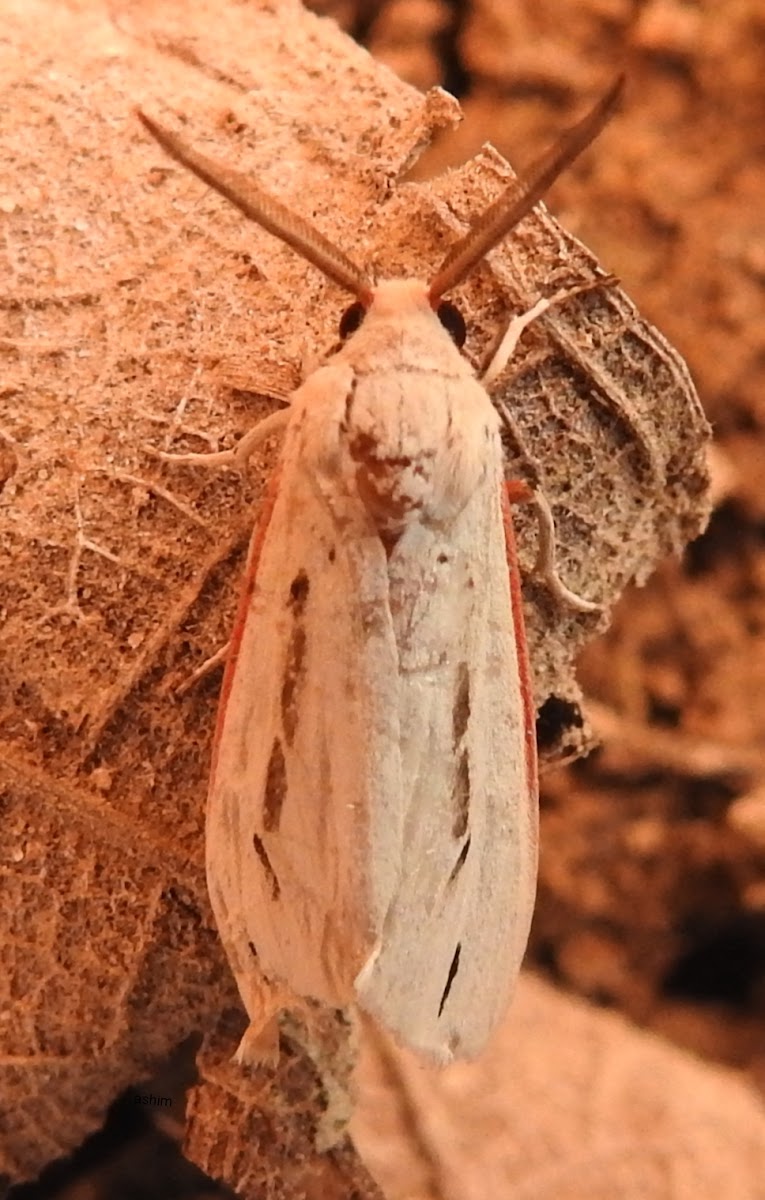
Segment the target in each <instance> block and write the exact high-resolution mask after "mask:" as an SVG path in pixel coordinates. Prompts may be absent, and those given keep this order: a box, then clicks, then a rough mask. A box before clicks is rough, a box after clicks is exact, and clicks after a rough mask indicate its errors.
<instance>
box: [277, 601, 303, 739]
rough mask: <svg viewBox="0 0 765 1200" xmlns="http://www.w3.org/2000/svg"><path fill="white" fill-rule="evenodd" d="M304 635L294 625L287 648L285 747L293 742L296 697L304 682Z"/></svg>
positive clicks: (284, 692)
mask: <svg viewBox="0 0 765 1200" xmlns="http://www.w3.org/2000/svg"><path fill="white" fill-rule="evenodd" d="M306 645H307V640H306V633H305V629H304V628H303V626H302V625H300V624H296V625H295V626H294V627H293V630H292V633H291V634H290V640H289V645H288V646H287V662H286V664H285V668H284V681H283V683H282V700H281V704H282V725H283V727H284V736H285V737H286V739H287V745H288V746H291V745H292V743H293V741H294V740H295V733H296V731H297V724H298V697H299V695H300V690H301V688H302V686H303V683H304V682H305V651H306Z"/></svg>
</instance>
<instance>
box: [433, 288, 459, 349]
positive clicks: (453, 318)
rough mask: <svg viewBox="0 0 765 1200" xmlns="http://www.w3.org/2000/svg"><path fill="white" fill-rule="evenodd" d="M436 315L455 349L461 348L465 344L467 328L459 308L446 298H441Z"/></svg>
mask: <svg viewBox="0 0 765 1200" xmlns="http://www.w3.org/2000/svg"><path fill="white" fill-rule="evenodd" d="M436 316H437V317H438V319H439V321H440V322H441V324H442V325H443V327H444V329H445V330H446V332H447V333H448V334H449V337H450V338H451V339H452V341H453V342H454V344H455V346H456V347H457V349H458V350H461V349H462V347H463V346H464V345H465V338H466V337H467V328H466V327H465V318H464V317H463V315H462V313H461V312H460V310H459V309H458V308H455V306H454V305H453V304H450V303H449V301H448V300H442V301H441V303H440V304H439V306H438V308H437V309H436Z"/></svg>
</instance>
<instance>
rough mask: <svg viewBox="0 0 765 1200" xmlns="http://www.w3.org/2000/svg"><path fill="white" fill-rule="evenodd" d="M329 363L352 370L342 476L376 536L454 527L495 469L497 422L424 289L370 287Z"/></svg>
mask: <svg viewBox="0 0 765 1200" xmlns="http://www.w3.org/2000/svg"><path fill="white" fill-rule="evenodd" d="M337 358H338V360H339V361H342V362H343V363H346V364H348V366H349V367H350V368H351V369H352V373H353V374H352V386H351V391H350V394H349V395H348V396H347V401H346V408H345V414H344V418H343V421H342V423H341V427H340V436H341V441H342V447H343V452H344V457H345V460H346V469H347V470H348V471H349V472H350V475H351V478H352V482H353V486H354V487H355V489H356V490H357V492H358V495H359V496H360V497H361V499H362V500H363V502H364V504H365V506H366V507H367V509H368V511H369V513H370V515H371V516H372V518H373V520H374V522H375V524H376V525H377V527H378V529H379V530H380V533H381V535H383V536H384V537H385V538H386V539H389V538H390V537H391V536H394V537H395V536H397V535H399V534H400V533H401V532H402V531H403V529H404V528H405V527H406V526H407V525H408V524H410V523H411V522H413V521H418V520H421V521H426V522H449V521H451V520H453V519H454V517H455V516H456V515H457V514H458V513H459V512H460V511H461V510H462V508H463V506H464V504H465V503H466V501H467V500H468V498H469V497H470V495H472V493H473V491H474V489H475V488H476V487H477V486H478V484H479V483H480V482H481V480H482V479H483V477H484V476H485V474H486V471H487V469H488V467H489V466H490V465H491V466H492V468H493V467H494V465H495V461H496V456H497V453H498V450H497V432H496V431H497V417H496V414H495V412H494V409H493V407H492V405H491V402H490V400H489V398H488V396H487V394H486V392H485V390H484V389H483V388H482V387H481V385H480V384H479V383H478V381H477V380H476V378H475V375H474V372H473V369H472V367H471V366H470V364H469V363H468V362H467V360H466V359H465V358H464V357H463V356H462V354H461V353H460V351H459V350H458V349H457V347H456V346H455V344H454V342H453V341H452V339H451V337H450V336H449V334H448V333H447V331H446V330H445V329H444V327H443V326H442V325H441V323H440V321H439V319H438V316H437V315H436V313H435V312H434V311H433V309H432V307H431V304H430V301H429V299H428V291H427V284H425V283H423V282H421V281H419V280H411V279H394V280H389V281H387V282H385V283H381V284H379V285H378V286H377V288H376V289H375V293H374V298H373V302H372V304H371V306H370V308H369V310H368V312H367V314H366V316H365V318H364V321H363V323H362V325H361V327H360V328H359V329H358V331H357V332H356V333H355V334H353V336H352V337H350V338H349V339H348V341H347V343H346V344H345V346H344V347H343V349H342V350H341V351H340V352H339V353H338V355H337Z"/></svg>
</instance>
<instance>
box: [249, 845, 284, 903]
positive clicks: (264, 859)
mask: <svg viewBox="0 0 765 1200" xmlns="http://www.w3.org/2000/svg"><path fill="white" fill-rule="evenodd" d="M252 846H253V849H254V851H255V853H256V854H257V856H258V858H259V860H260V865H261V866H262V868H263V872H264V874H265V876H266V879H267V880H268V882H269V883H270V884H271V899H272V900H278V899H279V894H280V893H281V890H282V889H281V885H280V883H279V880H278V879H277V878H276V871H275V870H274V868H273V867H272V866H271V860H270V859H269V857H268V854H267V853H266V848H265V846H264V845H263V842H262V841H261V839H260V838H259V837H258V835H257V833H253V835H252Z"/></svg>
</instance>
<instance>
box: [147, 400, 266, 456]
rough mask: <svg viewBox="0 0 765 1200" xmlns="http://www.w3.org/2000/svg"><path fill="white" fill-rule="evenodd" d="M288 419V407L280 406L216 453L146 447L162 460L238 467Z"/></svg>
mask: <svg viewBox="0 0 765 1200" xmlns="http://www.w3.org/2000/svg"><path fill="white" fill-rule="evenodd" d="M288 420H289V408H281V409H279V410H278V411H277V412H275V413H271V414H270V415H269V416H267V417H264V418H263V420H262V421H258V423H257V424H256V425H253V427H252V429H250V430H248V432H247V433H246V434H245V435H244V437H243V438H240V440H239V441H238V442H237V444H236V445H235V446H234V447H233V449H231V450H220V451H219V452H218V453H217V454H215V453H213V454H168V453H167V452H166V451H164V450H155V449H154V448H153V447H147V449H149V451H150V453H151V454H152V455H154V457H155V458H160V459H162V462H169V463H185V464H189V463H190V464H193V465H195V466H200V467H239V468H242V467H244V466H245V465H246V463H247V460H248V459H249V458H250V456H251V455H252V454H253V453H254V452H255V450H257V448H258V446H260V445H261V444H262V443H263V442H264V441H266V439H267V438H269V437H271V436H272V435H273V434H275V433H278V432H280V431H281V430H282V429H283V428H284V426H285V425H286V424H287V421H288Z"/></svg>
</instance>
